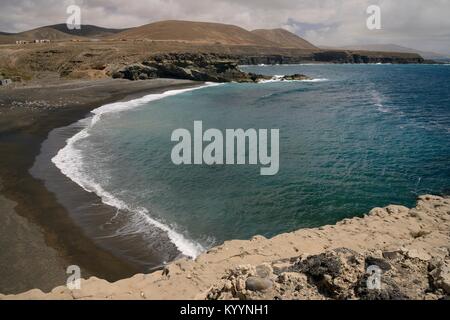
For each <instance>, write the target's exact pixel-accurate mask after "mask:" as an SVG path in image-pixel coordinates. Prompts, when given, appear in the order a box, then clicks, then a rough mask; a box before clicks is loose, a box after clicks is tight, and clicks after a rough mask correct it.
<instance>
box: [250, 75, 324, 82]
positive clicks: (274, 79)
mask: <svg viewBox="0 0 450 320" xmlns="http://www.w3.org/2000/svg"><path fill="white" fill-rule="evenodd" d="M283 77H285V75H275V76H273V77H272V78H271V79H268V80H260V81H258V83H263V84H264V83H273V82H324V81H329V80H328V79H325V78H318V79H309V80H283Z"/></svg>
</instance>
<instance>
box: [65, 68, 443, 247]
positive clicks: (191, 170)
mask: <svg viewBox="0 0 450 320" xmlns="http://www.w3.org/2000/svg"><path fill="white" fill-rule="evenodd" d="M242 68H243V69H244V70H245V71H251V72H255V73H263V74H268V75H285V74H294V73H303V74H306V75H309V76H311V77H313V78H315V79H318V80H317V81H313V82H269V83H260V84H234V83H231V84H222V85H219V86H212V87H207V88H202V89H198V90H194V91H188V92H184V93H180V94H177V95H172V96H168V97H165V98H163V99H160V100H155V101H148V102H143V101H142V100H141V101H140V102H136V103H134V104H133V103H131V104H128V105H126V104H125V105H121V104H116V105H114V106H113V107H112V109H114V108H115V109H116V110H115V111H116V112H106V113H103V114H101V115H98V116H96V117H95V118H94V120H95V121H94V122H95V123H94V122H93V120H92V119H86V120H85V122H86V125H88V127H87V128H86V129H85V130H84V131H83V132H82V133H81V134H79V135H78V137H77V138H75V139H73V140H72V141H71V142H69V145H70V146H69V147H70V148H69V147H66V148H65V151H66V156H67V158H66V160H67V159H70V161H65V162H64V163H62V162H61V161H60V162H59V166H60V167H62V169H63V172H64V173H65V174H66V175H68V176H69V177H71V178H72V179H73V180H75V181H76V182H78V183H79V184H81V185H83V186H84V187H85V188H86V189H88V190H90V191H94V192H96V193H97V194H99V195H100V196H102V197H103V199H104V201H105V202H106V203H108V204H110V205H114V206H117V207H119V208H121V209H122V211H124V212H122V214H127V212H129V214H130V216H132V215H134V216H136V215H141V216H146V217H147V218H148V219H147V218H146V219H142V220H139V219H130V223H131V224H133V223H134V224H139V223H142V221H147V222H148V223H150V224H152V225H153V226H156V227H158V228H162V229H163V230H165V231H167V232H169V233H170V232H171V236H170V238H171V239H172V241H174V242H176V244H177V246H178V248H179V249H180V250H181V251H183V252H185V253H186V254H188V255H189V254H192V255H193V254H194V253H195V252H196V251H199V250H202V249H204V248H208V247H210V246H212V245H215V244H220V243H222V242H223V241H225V240H229V239H249V238H251V237H252V236H254V235H257V234H260V235H264V236H266V237H271V236H274V235H276V234H279V233H283V232H289V231H293V230H296V229H299V228H304V227H315V226H321V225H325V224H332V223H335V222H337V221H338V220H341V219H343V218H346V217H354V216H361V215H363V214H365V213H367V212H368V211H369V210H370V209H371V208H373V207H379V206H385V205H388V204H401V205H406V206H413V205H414V204H415V200H416V197H417V195H420V194H427V193H433V194H442V193H449V192H450V66H448V65H442V66H439V65H292V66H251V67H242ZM121 106H122V107H123V108H122V107H121ZM195 120H201V121H203V127H204V129H208V128H218V129H221V130H225V129H237V128H242V129H248V128H255V129H272V128H276V129H279V130H280V171H279V173H278V174H277V175H275V176H261V175H260V174H259V169H260V167H259V166H249V165H244V166H242V165H241V166H232V165H231V166H230V165H224V166H206V165H203V166H176V165H174V164H173V163H172V161H171V151H172V148H173V146H174V145H175V143H174V142H171V134H172V131H173V130H175V129H177V128H186V129H189V130H191V131H192V130H193V122H194V121H195ZM60 156H63V155H61V154H60ZM60 160H61V159H60ZM56 162H58V161H56ZM140 221H141V222H140ZM146 228H147V225H146V224H143V225H141V226H136V228H135V229H130V230H134V231H132V232H146ZM136 230H137V231H136ZM130 232H131V231H130Z"/></svg>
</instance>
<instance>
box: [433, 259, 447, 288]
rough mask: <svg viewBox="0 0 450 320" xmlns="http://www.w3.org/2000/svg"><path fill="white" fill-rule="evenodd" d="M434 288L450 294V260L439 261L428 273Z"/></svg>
mask: <svg viewBox="0 0 450 320" xmlns="http://www.w3.org/2000/svg"><path fill="white" fill-rule="evenodd" d="M430 277H431V279H432V280H433V284H434V286H436V287H437V288H440V289H443V290H444V291H445V292H446V293H447V294H450V259H447V260H445V261H442V260H441V261H439V262H438V263H436V265H435V267H434V268H433V270H431V272H430Z"/></svg>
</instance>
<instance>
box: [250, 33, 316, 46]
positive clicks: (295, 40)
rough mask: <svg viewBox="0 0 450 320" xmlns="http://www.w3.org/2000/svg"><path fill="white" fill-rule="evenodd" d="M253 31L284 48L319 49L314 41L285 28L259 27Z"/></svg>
mask: <svg viewBox="0 0 450 320" xmlns="http://www.w3.org/2000/svg"><path fill="white" fill-rule="evenodd" d="M252 33H253V34H256V35H257V36H259V37H261V38H264V39H266V40H268V41H270V42H273V43H276V44H277V45H279V46H280V47H283V48H297V49H307V50H317V49H319V48H317V47H316V46H315V45H313V44H312V43H310V42H308V41H306V40H305V39H302V38H300V37H299V36H297V35H296V34H294V33H292V32H289V31H287V30H284V29H257V30H253V31H252Z"/></svg>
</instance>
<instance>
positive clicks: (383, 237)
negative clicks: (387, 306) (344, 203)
mask: <svg viewBox="0 0 450 320" xmlns="http://www.w3.org/2000/svg"><path fill="white" fill-rule="evenodd" d="M449 231H450V198H449V197H446V198H443V197H439V196H432V195H425V196H421V197H419V198H418V202H417V206H416V207H415V208H411V209H409V208H406V207H403V206H398V205H391V206H388V207H385V208H374V209H373V210H371V211H370V213H368V214H367V215H365V216H364V217H363V218H358V217H357V218H352V219H345V220H343V221H341V222H338V223H337V224H335V225H328V226H323V227H320V228H314V229H301V230H298V231H295V232H292V233H286V234H281V235H278V236H276V237H274V238H272V239H266V238H264V237H262V236H255V237H253V238H252V239H251V240H232V241H227V242H225V243H224V244H222V245H221V246H218V247H215V248H212V249H210V250H209V251H208V252H206V253H204V254H202V255H201V256H199V257H198V258H197V259H196V260H195V261H193V260H188V259H181V260H177V261H174V262H173V263H171V264H169V265H168V266H167V268H166V269H165V270H164V271H163V272H154V273H151V274H136V275H134V276H133V277H131V278H127V279H123V280H120V281H118V282H115V283H109V282H107V281H105V280H102V279H99V278H95V277H92V278H89V279H87V280H82V281H81V289H80V290H72V291H71V290H69V289H68V288H67V287H57V288H54V289H53V290H52V291H51V292H50V293H48V294H45V293H43V292H42V291H40V290H37V289H34V290H31V291H28V292H24V293H22V294H19V295H9V296H8V295H3V296H2V295H1V294H0V299H7V300H9V299H11V300H14V299H31V300H33V299H39V300H40V299H44V300H46V299H48V300H54V299H55V300H60V299H61V300H115V299H120V300H121V299H138V300H145V299H149V300H173V299H175V300H191V299H201V300H203V299H221V298H222V299H237V298H242V297H246V298H249V299H264V298H265V299H267V298H274V297H273V296H270V294H273V293H274V292H275V293H278V292H277V291H276V290H277V289H279V288H280V286H283V285H285V282H286V281H287V282H289V281H290V282H294V283H295V282H303V284H304V285H306V286H308V288H307V289H308V290H306V289H305V291H304V292H302V290H300V296H298V294H297V293H295V292H297V289H295V290H294V291H295V292H294V297H295V296H296V297H297V298H301V299H313V300H322V299H333V298H339V297H333V296H329V295H328V294H327V293H323V292H321V291H320V290H318V288H319V287H314V286H315V285H318V284H306V283H305V282H304V281H306V278H305V277H306V276H305V275H304V274H302V273H297V272H292V271H291V272H289V271H288V270H290V269H289V266H291V267H292V265H293V264H294V263H297V264H298V263H301V262H303V263H305V261H311V260H312V261H314V259H326V258H330V257H331V258H333V259H340V258H342V257H344V258H345V259H347V258H346V257H348V256H349V255H350V256H351V257H357V258H358V259H360V258H361V257H362V258H365V259H366V263H367V261H368V259H370V261H372V262H371V263H372V264H376V265H379V266H380V267H382V268H383V270H384V271H383V274H384V275H385V277H389V276H391V274H394V275H393V276H392V277H393V278H389V279H387V280H383V282H382V291H381V293H380V296H379V298H380V297H381V298H383V297H385V298H399V299H400V298H409V299H428V300H436V299H443V298H445V297H446V295H447V296H448V295H449V294H450V286H449V285H450V282H449V281H448V276H449V274H448V269H445V265H447V264H448V263H450V245H449V244H450V233H449ZM336 257H337V258H336ZM332 261H335V260H332ZM349 261H350V260H349ZM346 263H350V262H346ZM286 265H287V266H288V267H286ZM350 265H351V263H350ZM350 265H345V266H347V267H349V266H350ZM294 266H295V265H294ZM363 266H364V264H363ZM262 267H264V268H269V269H268V270H270V273H271V274H272V273H274V274H275V275H277V277H274V275H273V274H272V276H273V277H274V280H271V281H274V284H273V286H274V289H273V290H271V291H269V293H267V295H263V293H257V292H251V290H245V287H246V285H247V284H243V287H244V288H237V287H239V285H237V283H238V282H239V281H241V280H242V279H245V278H243V274H244V275H245V274H246V273H247V271H249V270H250V271H249V272H250V274H251V273H253V272H254V270H255V268H256V270H258V268H259V269H261V268H262ZM245 270H247V271H245ZM252 270H253V271H252ZM352 271H353V270H348V269H343V270H341V271H340V274H339V275H338V276H336V279H338V280H341V281H342V279H344V282H348V281H350V286H351V285H352V283H351V281H360V278H356V277H355V275H354V274H353V273H352ZM242 272H243V273H242ZM360 272H362V273H361V274H362V275H364V272H365V269H362V270H361V269H360ZM256 273H258V271H256ZM247 276H248V275H247ZM446 277H447V278H446ZM227 279H232V280H231V281H230V280H227ZM233 279H234V280H233ZM275 279H276V280H275ZM286 279H287V280H286ZM384 279H386V278H384ZM394 279H395V280H394ZM283 281H284V282H283ZM392 281H394V282H393V283H392ZM244 282H245V281H244ZM347 285H348V284H347ZM347 285H346V284H342V283H339V284H336V283H335V286H336V287H337V288H338V289H339V290H344V289H348V288H347ZM234 286H237V287H235V289H232V288H233V287H234ZM399 286H400V287H399ZM353 289H354V288H352V290H353ZM234 290H236V291H234ZM398 290H400V291H398ZM397 291H398V292H397ZM282 292H285V290H284V289H283V290H282ZM234 294H238V295H237V296H235V295H234ZM242 294H243V295H244V296H242ZM284 294H286V293H284ZM364 294H365V297H370V295H368V293H367V292H365V293H364ZM291 298H292V297H291Z"/></svg>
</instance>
